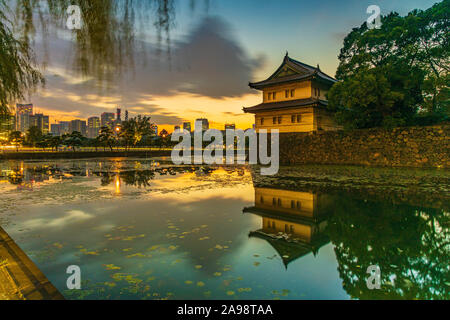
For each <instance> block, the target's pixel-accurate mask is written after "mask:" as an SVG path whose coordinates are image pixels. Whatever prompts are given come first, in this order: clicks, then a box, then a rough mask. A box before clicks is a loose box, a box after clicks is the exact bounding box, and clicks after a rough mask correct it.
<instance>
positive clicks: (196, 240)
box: [0, 159, 449, 299]
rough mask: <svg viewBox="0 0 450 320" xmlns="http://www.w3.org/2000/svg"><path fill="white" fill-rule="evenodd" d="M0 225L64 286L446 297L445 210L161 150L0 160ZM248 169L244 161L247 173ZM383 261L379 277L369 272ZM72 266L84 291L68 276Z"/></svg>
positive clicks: (116, 291) (146, 291)
mask: <svg viewBox="0 0 450 320" xmlns="http://www.w3.org/2000/svg"><path fill="white" fill-rule="evenodd" d="M0 168H1V170H2V171H1V172H2V173H1V176H0V193H1V195H2V196H1V198H2V202H1V204H0V224H1V227H2V228H3V229H4V230H5V231H7V232H8V233H9V235H10V236H11V237H12V238H13V239H14V240H15V241H16V243H17V244H18V245H19V246H20V247H21V248H22V249H23V250H24V251H25V252H26V253H27V254H28V255H29V257H30V258H31V259H32V260H33V261H34V262H35V263H36V265H37V266H38V267H39V268H40V269H41V270H42V271H43V273H44V274H45V275H46V276H47V277H48V279H49V280H50V281H51V282H52V283H53V284H54V285H55V286H56V287H57V288H58V289H59V290H60V291H61V293H62V294H63V295H64V296H65V297H66V298H68V299H350V298H355V299H379V298H394V299H396V298H419V299H429V298H441V299H442V298H448V292H449V290H448V289H449V287H448V282H446V281H448V280H446V279H447V278H446V275H448V252H449V251H448V250H449V247H448V243H449V242H448V235H449V233H448V213H447V212H445V211H444V210H441V209H439V208H418V207H414V206H409V205H406V204H405V205H392V204H389V203H378V202H374V203H370V202H367V201H366V200H361V199H356V198H352V197H351V196H350V195H349V194H347V193H333V194H328V193H321V192H317V191H314V192H310V191H308V190H296V189H294V190H292V188H291V189H290V190H287V188H285V187H282V186H273V187H270V188H268V187H266V186H265V187H261V186H258V185H255V184H254V182H253V181H254V179H253V178H252V172H251V170H250V169H249V168H246V167H190V166H179V167H174V166H170V165H168V164H166V160H165V159H156V160H126V161H124V160H120V159H118V160H115V161H114V160H109V161H106V160H89V161H58V162H3V163H0ZM253 177H254V173H253ZM371 264H379V265H380V267H381V269H382V272H383V271H384V274H383V278H382V281H383V282H382V283H383V286H382V290H377V291H371V290H368V289H367V286H366V285H365V279H366V273H365V272H366V270H367V267H368V266H369V265H371ZM69 265H79V266H80V267H81V270H82V279H83V283H82V290H80V291H69V290H67V288H66V279H67V277H68V275H67V274H66V273H65V272H66V268H67V267H68V266H69Z"/></svg>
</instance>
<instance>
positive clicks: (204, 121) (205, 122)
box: [195, 119, 209, 131]
mask: <svg viewBox="0 0 450 320" xmlns="http://www.w3.org/2000/svg"><path fill="white" fill-rule="evenodd" d="M197 122H200V123H201V130H202V131H206V130H209V121H208V119H197V120H195V124H196V126H197ZM195 129H196V130H197V127H195ZM199 129H200V128H199Z"/></svg>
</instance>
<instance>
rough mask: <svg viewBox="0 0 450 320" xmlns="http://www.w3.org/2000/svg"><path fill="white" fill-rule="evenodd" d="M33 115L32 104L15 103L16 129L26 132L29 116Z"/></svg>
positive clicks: (28, 126)
mask: <svg viewBox="0 0 450 320" xmlns="http://www.w3.org/2000/svg"><path fill="white" fill-rule="evenodd" d="M32 115H33V105H32V104H17V105H16V130H17V131H21V132H27V130H28V129H29V128H30V116H32Z"/></svg>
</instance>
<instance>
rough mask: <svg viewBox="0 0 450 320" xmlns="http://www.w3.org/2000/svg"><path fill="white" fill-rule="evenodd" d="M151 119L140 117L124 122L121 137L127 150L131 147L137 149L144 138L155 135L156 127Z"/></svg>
mask: <svg viewBox="0 0 450 320" xmlns="http://www.w3.org/2000/svg"><path fill="white" fill-rule="evenodd" d="M150 119H151V118H150V117H145V116H144V117H142V116H138V117H136V118H131V119H129V120H128V121H125V122H123V124H122V130H121V133H120V137H121V139H122V140H123V141H124V144H125V147H126V148H127V149H128V147H130V146H132V147H135V146H136V145H137V144H138V143H139V142H141V140H142V139H143V137H144V136H153V135H155V125H154V124H153V123H151V122H150Z"/></svg>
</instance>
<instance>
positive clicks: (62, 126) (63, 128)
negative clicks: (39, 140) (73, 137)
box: [59, 121, 71, 135]
mask: <svg viewBox="0 0 450 320" xmlns="http://www.w3.org/2000/svg"><path fill="white" fill-rule="evenodd" d="M69 129H70V122H69V121H60V122H59V132H60V135H65V134H68V133H71V132H69V131H70V130H69Z"/></svg>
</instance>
